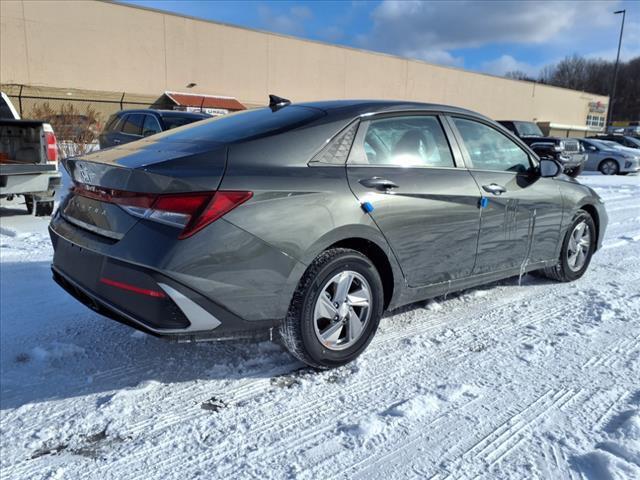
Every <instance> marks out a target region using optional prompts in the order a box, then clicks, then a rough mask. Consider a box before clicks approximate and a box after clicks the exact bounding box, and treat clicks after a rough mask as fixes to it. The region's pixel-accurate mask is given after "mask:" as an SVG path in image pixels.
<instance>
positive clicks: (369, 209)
mask: <svg viewBox="0 0 640 480" xmlns="http://www.w3.org/2000/svg"><path fill="white" fill-rule="evenodd" d="M360 206H361V207H362V210H364V211H365V212H367V213H371V212H373V205H371V204H370V203H369V202H362V203H361V204H360Z"/></svg>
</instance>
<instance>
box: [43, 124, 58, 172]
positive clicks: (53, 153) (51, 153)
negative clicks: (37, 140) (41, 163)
mask: <svg viewBox="0 0 640 480" xmlns="http://www.w3.org/2000/svg"><path fill="white" fill-rule="evenodd" d="M44 140H45V144H46V146H47V162H48V163H58V141H57V140H56V135H55V133H53V128H51V125H49V124H48V123H45V124H44Z"/></svg>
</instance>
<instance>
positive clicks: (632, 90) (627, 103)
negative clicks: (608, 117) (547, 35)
mask: <svg viewBox="0 0 640 480" xmlns="http://www.w3.org/2000/svg"><path fill="white" fill-rule="evenodd" d="M614 68H615V62H612V61H609V60H603V59H601V58H598V59H591V58H584V57H579V56H577V55H573V56H571V57H567V58H565V59H564V60H562V61H560V62H558V63H556V64H553V65H548V66H546V67H544V68H543V69H542V70H541V72H540V74H539V76H538V78H534V77H531V76H530V75H527V74H525V73H524V72H520V71H512V72H507V73H506V74H505V76H506V77H508V78H514V79H517V80H526V81H530V82H537V83H544V84H547V85H554V86H557V87H564V88H571V89H573V90H582V91H585V92H589V93H596V94H599V95H609V89H610V88H611V81H612V79H613V72H614ZM612 117H613V121H627V120H640V57H636V58H632V59H631V60H629V61H628V62H620V65H619V67H618V82H617V87H616V98H615V104H614V106H613V114H612Z"/></svg>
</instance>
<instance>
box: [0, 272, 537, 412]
mask: <svg viewBox="0 0 640 480" xmlns="http://www.w3.org/2000/svg"><path fill="white" fill-rule="evenodd" d="M520 281H521V283H522V284H532V283H533V284H538V283H547V282H548V281H547V280H545V279H540V278H536V277H532V276H526V277H523V278H522V279H521V280H520V279H518V278H517V277H516V278H512V279H508V280H503V281H501V282H498V283H495V284H491V285H487V286H485V287H483V289H486V290H489V291H490V290H491V289H492V288H493V287H495V286H496V285H500V286H517V285H519V284H520ZM0 287H1V290H2V318H1V320H0V386H1V389H0V390H1V392H0V410H5V409H12V408H17V407H20V406H22V405H25V404H28V403H39V402H44V401H49V400H55V399H64V398H70V397H80V396H87V395H92V394H96V395H98V396H100V394H103V393H107V392H112V391H117V390H121V389H125V388H131V387H134V386H137V385H140V384H142V383H145V382H149V381H154V382H158V383H160V384H176V383H185V382H191V381H194V380H203V381H212V382H216V381H219V382H220V387H223V386H225V385H227V384H228V382H230V381H234V380H240V379H250V378H271V379H272V383H273V384H274V385H276V386H281V385H280V384H281V383H282V382H279V381H278V379H284V380H283V382H284V383H282V385H285V386H287V378H288V377H287V375H288V374H291V373H292V372H296V371H298V370H302V371H303V372H304V371H306V370H310V369H306V368H304V366H303V365H302V364H301V363H300V362H298V361H297V360H294V359H293V357H291V356H290V355H289V354H288V353H287V352H286V350H285V349H284V348H283V347H281V346H280V345H279V344H277V343H275V342H270V341H259V342H256V341H251V340H237V341H224V342H207V343H182V344H179V343H173V342H170V341H167V340H163V339H159V338H155V337H152V336H149V335H146V334H143V333H141V332H138V331H136V330H133V329H131V328H129V327H126V326H124V325H121V324H119V323H117V322H114V321H112V320H109V319H106V318H104V317H102V316H100V315H98V314H96V313H94V312H92V311H90V310H89V309H87V308H86V307H85V306H84V305H82V304H80V303H79V302H77V301H76V300H75V299H73V298H72V297H71V296H70V295H68V294H67V293H66V292H65V291H64V290H62V289H61V288H60V287H59V286H58V285H56V284H55V283H54V281H53V279H52V278H51V272H50V265H49V262H16V263H11V262H3V263H2V278H1V285H0ZM467 292H469V291H467ZM460 295H465V292H462V293H456V294H451V295H449V296H448V297H447V298H446V299H445V298H444V297H440V298H437V299H435V300H436V301H438V302H441V303H442V302H446V301H449V300H455V298H457V297H459V296H460ZM423 306H424V302H418V303H415V304H412V305H409V306H406V307H402V308H401V309H396V310H394V311H391V312H389V313H387V314H386V315H385V317H388V316H393V315H397V314H399V313H403V312H406V311H411V310H414V309H417V308H422V307H423ZM275 336H277V333H275V332H274V337H275ZM217 387H218V386H217V385H215V383H214V384H212V388H217Z"/></svg>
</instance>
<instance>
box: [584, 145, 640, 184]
mask: <svg viewBox="0 0 640 480" xmlns="http://www.w3.org/2000/svg"><path fill="white" fill-rule="evenodd" d="M578 141H579V142H580V143H582V145H583V146H584V149H585V151H586V152H587V161H586V162H585V164H584V169H585V170H586V171H598V172H601V173H603V174H604V175H618V174H627V173H633V172H638V171H640V151H638V150H635V149H632V148H626V147H623V146H621V145H620V144H618V143H615V142H610V141H607V140H598V139H595V138H580V139H578Z"/></svg>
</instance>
